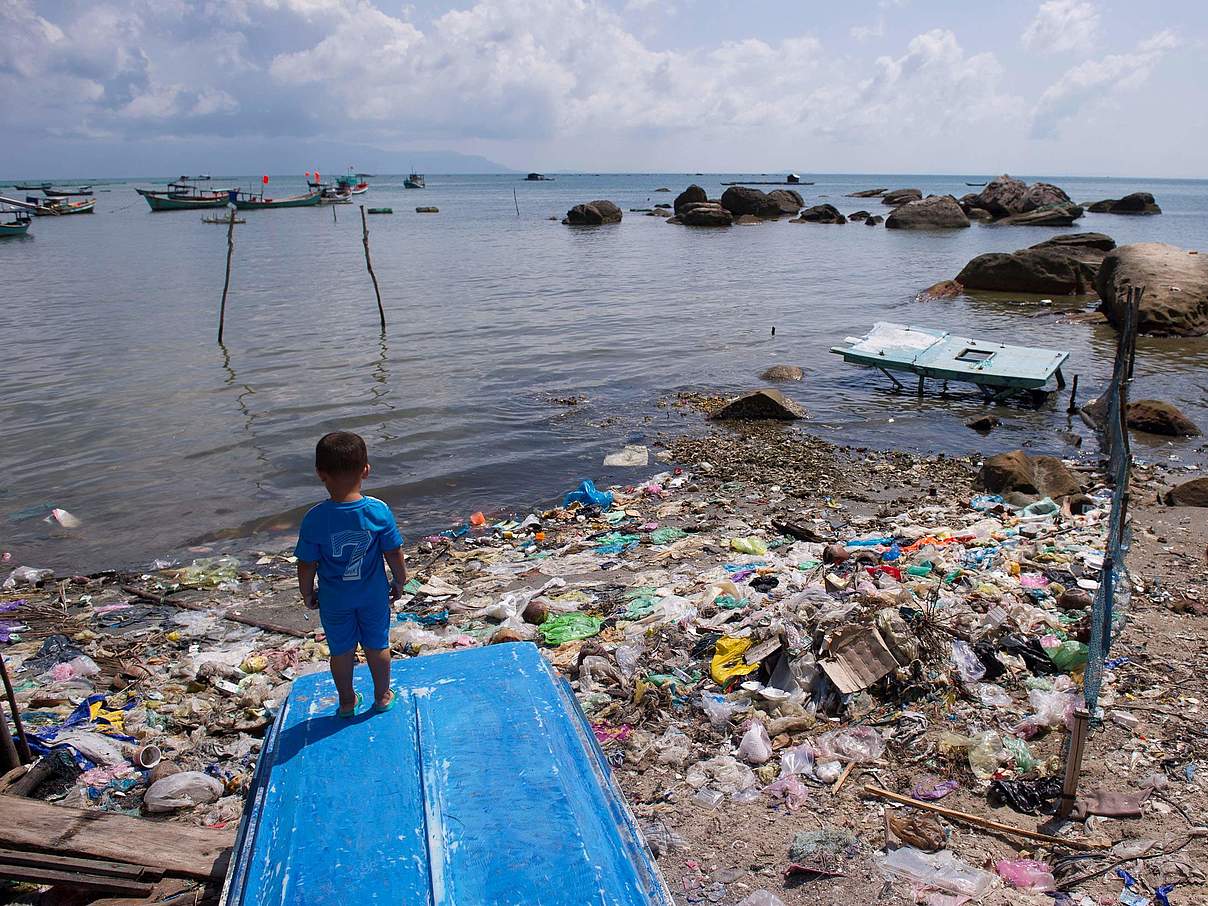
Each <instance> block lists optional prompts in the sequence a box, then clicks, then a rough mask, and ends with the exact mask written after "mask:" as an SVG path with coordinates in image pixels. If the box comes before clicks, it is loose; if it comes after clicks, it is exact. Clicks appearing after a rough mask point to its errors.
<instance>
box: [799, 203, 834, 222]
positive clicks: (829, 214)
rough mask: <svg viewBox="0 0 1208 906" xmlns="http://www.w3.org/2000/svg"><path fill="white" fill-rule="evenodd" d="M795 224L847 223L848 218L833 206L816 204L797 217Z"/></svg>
mask: <svg viewBox="0 0 1208 906" xmlns="http://www.w3.org/2000/svg"><path fill="white" fill-rule="evenodd" d="M792 222H793V223H847V218H846V217H844V216H843V215H842V214H840V213H839V209H838V208H836V207H835V206H834V205H831V204H816V205H814V206H813V207H812V208H806V209H805V210H804V211H802V212H801V213H800V214H798V215H797V219H796V220H794V221H792Z"/></svg>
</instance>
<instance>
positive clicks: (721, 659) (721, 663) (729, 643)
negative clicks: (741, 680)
mask: <svg viewBox="0 0 1208 906" xmlns="http://www.w3.org/2000/svg"><path fill="white" fill-rule="evenodd" d="M750 647H751V640H750V639H736V638H732V637H730V636H728V635H723V636H722V637H721V638H720V639H718V640H717V647H716V648H715V649H714V651H713V662H712V663H711V664H710V665H709V672H710V673H712V674H713V679H714V680H715V681H716V682H717V683H718V685H721V686H724V685H725V684H726V683H728V682H729V681H730V680H732V679H733V678H734V677H736V676H746V675H747V674H748V673H753V672H755V671H756V670H758V669H759V665H758V664H748V663H746V662H745V661H744V660H743V659H742V656H743V655H744V654H746V653H747V649H748V648H750Z"/></svg>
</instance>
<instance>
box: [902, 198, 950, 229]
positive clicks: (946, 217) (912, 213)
mask: <svg viewBox="0 0 1208 906" xmlns="http://www.w3.org/2000/svg"><path fill="white" fill-rule="evenodd" d="M968 225H969V218H968V217H966V216H965V212H964V211H962V210H961V206H960V205H959V204H957V201H956V199H955V198H953V197H952V196H951V195H928V196H927V197H926V198H920V199H917V200H915V201H908V202H906V203H905V204H904V205H901V206H900V207H898V208H895V209H894V211H893V213H892V214H890V215H889V216H888V217H886V218H885V228H886V229H887V230H948V229H955V228H959V227H967V226H968Z"/></svg>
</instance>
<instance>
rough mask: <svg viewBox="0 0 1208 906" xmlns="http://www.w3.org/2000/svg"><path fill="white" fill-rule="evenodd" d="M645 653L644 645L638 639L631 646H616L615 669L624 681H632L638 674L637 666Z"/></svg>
mask: <svg viewBox="0 0 1208 906" xmlns="http://www.w3.org/2000/svg"><path fill="white" fill-rule="evenodd" d="M645 653H646V643H645V642H643V641H641V640H640V639H639V640H638V641H637V642H634V643H632V644H625V645H618V646H617V650H616V659H617V667H618V668H620V671H621V674H622V675H623V676H624V677H625V678H626V679H633V677H634V675H635V674H636V673H637V672H638V664H639V663H640V662H641V659H642V655H643V654H645Z"/></svg>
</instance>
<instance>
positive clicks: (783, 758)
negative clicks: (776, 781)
mask: <svg viewBox="0 0 1208 906" xmlns="http://www.w3.org/2000/svg"><path fill="white" fill-rule="evenodd" d="M789 774H804V775H805V776H806V777H813V776H814V750H813V749H812V748H810V746H808V745H800V746H793V747H792V748H791V749H784V750H782V751H781V753H780V776H781V777H784V776H787V775H789Z"/></svg>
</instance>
